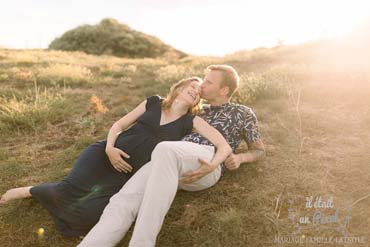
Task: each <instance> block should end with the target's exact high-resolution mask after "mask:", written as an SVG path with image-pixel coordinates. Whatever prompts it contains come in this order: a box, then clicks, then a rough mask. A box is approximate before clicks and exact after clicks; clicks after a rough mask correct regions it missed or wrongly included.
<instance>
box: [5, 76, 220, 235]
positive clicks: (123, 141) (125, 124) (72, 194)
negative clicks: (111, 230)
mask: <svg viewBox="0 0 370 247" xmlns="http://www.w3.org/2000/svg"><path fill="white" fill-rule="evenodd" d="M201 82H202V80H201V79H200V78H198V77H190V78H186V79H183V80H181V81H179V82H178V83H176V84H174V85H173V86H172V87H171V89H170V92H169V94H168V96H167V97H166V98H165V99H162V98H161V97H159V96H151V97H149V98H147V99H146V100H145V101H143V102H142V103H141V104H140V105H139V106H137V107H136V108H135V109H134V110H133V111H131V112H130V113H128V114H127V115H125V116H124V117H122V118H121V119H120V120H118V121H117V122H115V123H114V124H113V126H112V127H111V129H110V130H109V133H108V137H107V140H104V141H98V142H96V143H94V144H91V145H90V146H88V147H87V148H86V149H85V150H84V151H83V152H82V153H81V155H80V156H79V158H78V159H77V161H76V163H75V165H74V167H73V169H72V170H71V171H70V173H69V174H68V175H67V176H66V177H65V178H64V179H63V180H62V181H61V182H56V183H43V184H40V185H37V186H29V187H21V188H15V189H11V190H8V191H7V192H6V193H5V194H4V195H2V197H1V199H0V204H5V203H7V202H9V201H10V200H13V199H20V198H26V197H33V198H35V199H36V200H37V201H38V202H39V203H40V204H41V205H42V206H43V207H44V208H46V209H47V210H48V212H49V213H50V214H51V215H52V217H53V220H54V222H55V225H56V229H57V230H58V231H60V232H61V233H62V234H63V235H65V236H79V235H85V234H86V233H87V232H88V231H89V230H90V229H91V228H92V227H93V226H94V225H95V224H96V223H97V222H98V220H99V217H100V215H101V214H102V212H103V210H104V208H105V206H106V205H107V204H108V202H109V198H110V197H111V196H113V195H114V194H115V193H117V192H118V191H119V190H120V189H121V188H122V186H123V185H124V184H125V183H126V182H127V181H128V180H129V179H130V177H131V176H132V175H133V174H134V173H135V172H136V171H138V170H139V169H140V167H141V166H143V165H144V164H145V163H147V162H148V161H149V160H150V157H151V153H152V151H153V149H154V147H155V146H156V145H157V144H158V143H159V142H161V141H177V140H180V139H181V138H182V137H183V136H185V135H186V134H189V133H190V132H191V131H192V129H193V128H194V129H195V130H196V129H197V128H200V129H204V125H207V128H209V129H212V128H213V127H211V126H210V125H208V124H207V123H206V122H205V121H204V120H201V121H199V120H198V121H194V117H195V115H194V113H195V112H196V111H197V110H199V100H200V96H199V95H200V84H201ZM197 118H199V117H197ZM199 119H200V118H199ZM193 123H194V126H193ZM131 125H132V126H131ZM197 125H202V126H197ZM130 126H131V127H130ZM202 127H203V128H202ZM209 129H208V130H207V131H209ZM123 130H124V131H123Z"/></svg>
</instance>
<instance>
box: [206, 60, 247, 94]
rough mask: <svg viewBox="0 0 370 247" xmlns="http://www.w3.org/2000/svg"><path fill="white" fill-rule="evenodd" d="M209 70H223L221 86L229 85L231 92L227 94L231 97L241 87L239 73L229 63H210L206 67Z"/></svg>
mask: <svg viewBox="0 0 370 247" xmlns="http://www.w3.org/2000/svg"><path fill="white" fill-rule="evenodd" d="M206 70H207V71H212V70H216V71H221V72H222V77H223V78H222V81H221V86H227V87H229V94H228V95H227V96H228V97H229V98H230V97H231V96H232V95H233V94H234V92H235V91H236V90H237V89H238V87H239V80H240V78H239V75H238V72H236V70H235V69H234V68H233V67H232V66H230V65H227V64H214V65H210V66H208V67H207V69H206Z"/></svg>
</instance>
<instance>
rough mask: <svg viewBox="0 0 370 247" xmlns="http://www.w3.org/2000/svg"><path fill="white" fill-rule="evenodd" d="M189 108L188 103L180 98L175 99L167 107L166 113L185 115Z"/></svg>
mask: <svg viewBox="0 0 370 247" xmlns="http://www.w3.org/2000/svg"><path fill="white" fill-rule="evenodd" d="M188 110H189V105H188V104H186V103H185V102H183V101H181V100H177V99H175V100H174V101H173V102H172V104H171V106H170V107H169V108H168V110H167V111H168V113H170V115H172V116H182V115H185V114H186V113H187V112H188Z"/></svg>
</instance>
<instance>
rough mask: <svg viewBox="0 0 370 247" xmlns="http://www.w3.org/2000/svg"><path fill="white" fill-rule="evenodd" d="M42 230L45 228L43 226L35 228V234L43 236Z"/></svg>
mask: <svg viewBox="0 0 370 247" xmlns="http://www.w3.org/2000/svg"><path fill="white" fill-rule="evenodd" d="M44 232H45V229H44V228H42V227H41V228H39V229H37V235H38V236H39V237H42V236H44Z"/></svg>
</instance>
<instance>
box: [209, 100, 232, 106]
mask: <svg viewBox="0 0 370 247" xmlns="http://www.w3.org/2000/svg"><path fill="white" fill-rule="evenodd" d="M229 102H230V100H229V99H215V100H212V101H211V100H208V104H210V105H211V106H220V105H223V104H226V103H229Z"/></svg>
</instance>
